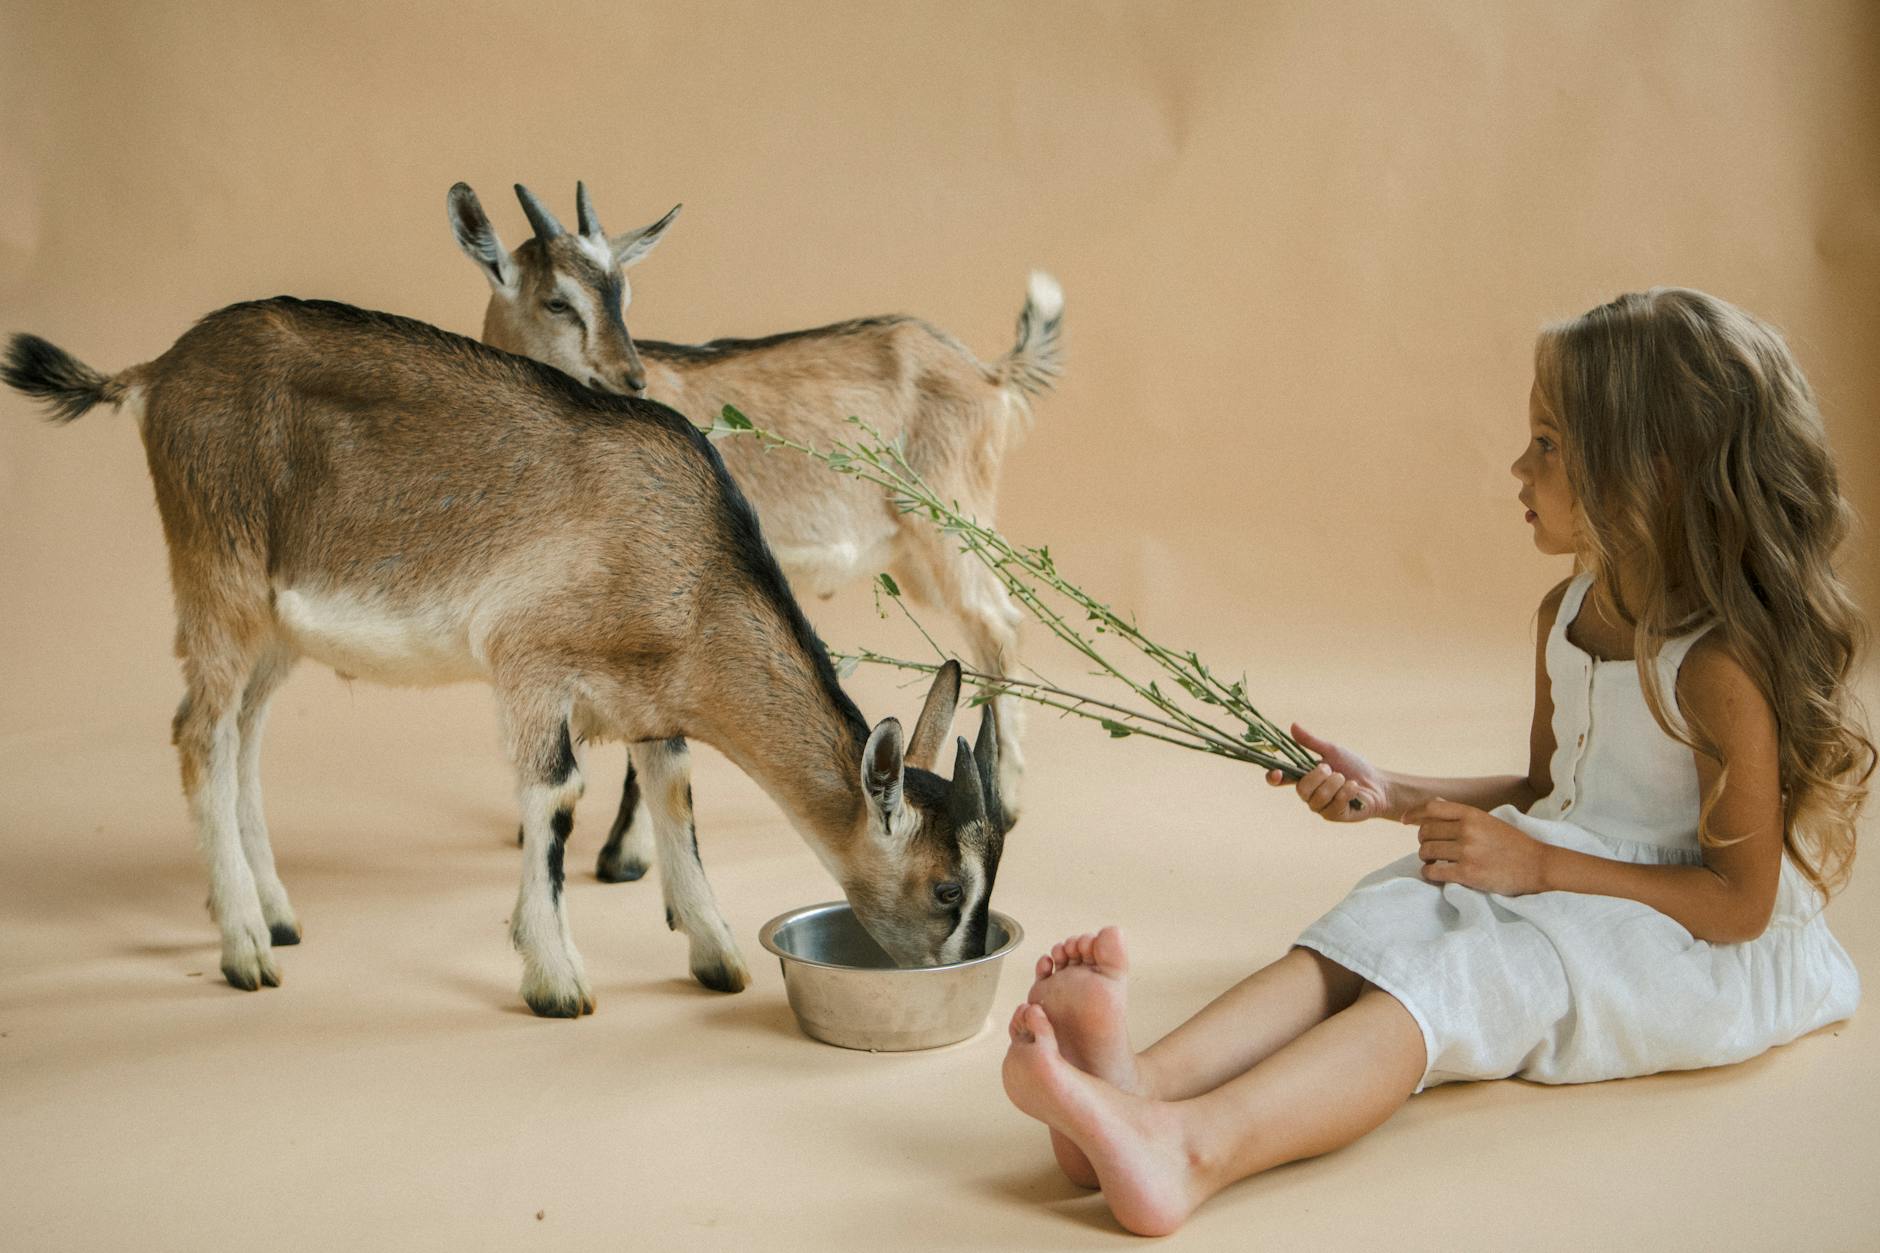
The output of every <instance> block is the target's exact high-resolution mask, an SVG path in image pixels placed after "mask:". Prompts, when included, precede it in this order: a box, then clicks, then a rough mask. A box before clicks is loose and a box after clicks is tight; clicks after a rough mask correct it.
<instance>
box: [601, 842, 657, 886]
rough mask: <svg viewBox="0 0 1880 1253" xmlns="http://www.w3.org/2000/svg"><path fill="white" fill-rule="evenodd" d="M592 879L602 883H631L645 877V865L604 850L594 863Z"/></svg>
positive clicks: (610, 850)
mask: <svg viewBox="0 0 1880 1253" xmlns="http://www.w3.org/2000/svg"><path fill="white" fill-rule="evenodd" d="M594 877H595V878H597V879H599V880H600V881H601V882H602V883H632V882H634V881H635V880H638V879H644V878H645V877H646V863H645V862H643V861H641V860H639V859H638V858H635V857H624V856H621V855H619V854H618V853H616V852H615V851H614V850H612V849H608V848H604V849H602V850H601V855H600V857H599V858H598V859H596V860H595V862H594Z"/></svg>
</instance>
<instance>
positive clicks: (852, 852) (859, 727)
mask: <svg viewBox="0 0 1880 1253" xmlns="http://www.w3.org/2000/svg"><path fill="white" fill-rule="evenodd" d="M0 376H3V377H4V379H5V381H6V382H7V383H9V384H10V385H11V386H13V387H14V388H16V389H18V390H20V391H23V392H26V393H27V394H29V395H32V396H35V397H38V398H40V399H42V400H44V401H46V402H48V403H49V404H50V405H51V406H52V408H53V411H54V412H53V416H54V417H55V418H57V419H58V420H60V421H70V420H72V419H74V418H76V417H78V416H79V415H80V414H82V413H84V412H85V411H86V410H87V409H89V408H91V407H92V406H93V405H95V404H97V403H99V402H101V401H102V402H105V403H109V404H111V405H114V406H118V407H122V408H127V409H129V410H131V411H132V412H133V413H135V414H136V416H137V419H138V423H139V427H140V430H141V432H142V435H143V441H144V449H145V453H146V457H147V460H148V462H149V466H150V477H151V480H152V482H153V484H154V486H155V489H156V497H157V506H158V509H159V511H160V512H161V514H162V517H163V529H164V534H165V537H166V539H167V540H168V544H169V554H170V576H171V582H172V584H173V586H174V589H175V594H176V608H177V633H176V648H177V654H178V656H179V657H181V659H182V664H183V674H184V680H185V688H186V690H185V695H184V698H183V701H182V704H181V706H180V707H179V709H178V710H177V714H176V723H175V741H176V747H177V750H178V753H179V755H180V757H181V762H182V774H183V790H184V792H185V794H186V795H187V796H188V799H189V803H190V807H191V810H192V812H193V814H194V817H195V821H196V827H197V831H198V835H199V838H200V842H201V847H202V851H203V854H204V857H205V859H206V860H207V862H208V867H209V877H210V907H211V909H212V911H213V913H214V915H215V919H216V922H217V924H218V925H219V926H220V928H221V931H222V972H223V973H224V974H225V975H226V976H227V977H228V981H229V982H230V983H232V984H234V985H236V986H237V987H242V988H248V989H254V988H257V987H259V986H261V985H262V984H269V985H273V984H275V983H277V982H278V981H279V978H280V975H279V972H278V970H277V968H276V966H275V962H274V958H273V956H272V953H271V951H270V950H271V948H272V946H274V945H282V944H294V943H297V942H298V941H299V938H300V927H299V924H298V921H297V920H296V918H295V916H294V911H293V908H292V906H291V905H290V904H289V903H288V899H287V893H286V890H285V889H284V888H283V887H282V885H281V881H280V878H279V876H278V875H277V874H276V872H275V867H274V857H273V854H272V852H271V851H270V848H269V843H268V834H267V827H266V824H265V822H264V821H263V818H262V811H261V786H260V771H259V760H260V742H261V727H262V721H263V719H264V717H265V716H266V713H267V706H268V700H269V697H270V696H271V695H272V694H273V692H274V690H275V689H276V687H277V686H278V685H279V684H280V682H281V681H282V679H284V678H285V677H286V676H287V673H288V671H289V669H290V668H291V667H292V666H293V665H294V663H295V661H296V660H297V659H299V658H301V657H309V658H312V659H314V660H316V661H319V662H323V663H325V664H327V665H330V666H332V667H333V668H334V669H336V670H338V671H340V672H342V673H344V674H348V675H357V676H360V677H363V678H368V679H373V680H376V681H379V682H385V683H398V684H417V685H423V684H434V683H449V682H456V681H461V680H481V681H483V682H487V683H489V684H490V685H491V687H492V688H493V689H494V690H495V693H496V702H497V707H498V710H499V712H500V715H501V719H502V725H503V730H504V734H505V739H506V743H507V746H508V749H509V752H510V755H511V757H512V759H513V761H514V763H515V768H516V772H517V787H518V799H519V801H520V804H521V809H522V828H523V832H524V854H523V873H522V886H521V890H520V894H519V897H518V900H517V903H516V909H515V914H514V918H513V922H512V928H511V931H512V936H513V938H514V941H515V944H516V946H517V948H518V949H520V950H521V952H522V957H523V966H524V975H523V980H522V996H523V999H524V1000H525V1001H526V1002H527V1003H528V1004H529V1007H530V1008H531V1009H533V1010H534V1011H535V1012H536V1013H538V1014H544V1015H551V1016H561V1017H566V1016H573V1015H576V1014H580V1013H584V1012H588V1011H591V1010H592V1009H593V1007H594V997H593V993H592V991H591V990H590V988H589V984H588V981H587V977H586V975H585V974H584V973H583V970H582V965H581V958H580V955H579V954H578V953H577V952H576V950H575V946H574V941H573V939H572V937H571V935H570V932H569V928H568V917H567V906H566V902H565V901H564V899H563V896H562V854H563V849H564V845H565V842H566V840H567V836H568V831H569V829H570V827H571V825H572V822H573V806H574V802H575V798H576V797H577V796H578V795H579V794H580V791H581V774H580V770H579V767H578V762H577V756H576V750H577V746H578V745H580V744H581V743H582V742H583V741H585V740H587V739H591V738H610V739H621V740H625V741H627V742H628V743H629V744H630V745H631V752H632V755H633V758H634V761H635V763H636V766H637V772H638V775H639V777H640V778H641V779H642V780H643V781H644V784H645V797H646V804H647V810H648V812H649V815H650V817H651V826H652V828H653V835H654V841H655V843H656V845H657V848H658V861H659V864H660V869H661V872H662V879H663V882H664V896H665V904H666V911H667V915H666V916H667V921H668V925H670V926H671V927H673V928H674V929H675V930H678V931H682V932H684V933H685V935H686V938H687V940H688V941H689V944H690V950H691V958H690V960H691V970H692V973H693V975H694V976H695V977H697V979H698V980H699V982H701V983H703V984H705V985H706V986H707V987H712V988H717V989H720V990H723V991H736V990H738V989H740V988H742V987H744V986H745V984H746V982H747V980H748V975H747V974H746V970H745V965H744V961H743V958H742V957H741V955H740V954H739V952H738V947H737V944H736V942H735V941H734V940H733V939H732V938H731V933H730V931H729V929H728V928H727V927H726V926H725V922H724V919H723V917H722V916H721V915H720V914H719V911H718V907H717V904H716V903H715V902H714V900H713V897H712V892H711V887H710V885H709V884H708V883H707V882H706V880H705V874H704V870H703V868H702V866H701V865H700V862H699V859H698V845H697V841H696V838H695V835H694V831H693V823H692V808H691V788H690V783H689V766H688V760H687V755H686V750H685V742H684V737H694V738H697V739H701V740H703V741H705V742H707V743H709V744H712V745H714V746H715V747H717V748H718V749H720V750H721V751H722V752H724V754H725V755H726V756H727V757H729V758H730V759H731V760H732V761H733V762H735V763H736V764H737V765H738V766H739V767H740V768H741V769H743V770H744V771H745V772H747V773H748V774H750V775H751V776H752V777H753V778H754V779H755V780H756V781H757V782H758V783H759V784H760V785H762V786H763V788H764V789H765V790H766V791H767V792H768V793H769V794H770V795H771V796H772V797H773V798H774V799H775V800H776V801H777V803H778V804H779V805H780V806H781V807H782V808H783V810H784V812H785V813H786V814H788V815H789V817H790V819H791V821H792V822H793V823H794V824H795V826H796V827H797V829H798V830H799V831H800V832H801V833H802V835H803V836H804V838H805V839H806V840H807V841H808V842H809V844H810V846H811V848H813V849H814V850H815V851H816V853H817V854H818V856H819V857H820V858H821V859H822V861H823V862H824V864H825V865H826V866H827V867H828V868H829V870H830V872H831V873H832V874H833V875H834V876H835V877H836V879H837V880H838V881H839V882H840V883H841V884H842V888H843V891H844V892H845V893H847V895H848V898H849V900H850V902H851V903H852V904H853V905H854V907H855V911H856V913H857V914H858V915H859V917H860V918H861V920H862V922H863V924H864V925H865V926H866V927H867V928H868V930H869V932H870V933H871V934H872V935H873V936H874V937H875V938H876V939H877V940H878V941H879V942H880V943H881V945H882V946H883V947H884V948H885V949H886V950H887V951H888V953H889V954H891V955H892V956H893V957H894V958H895V959H896V960H897V961H899V962H902V963H904V964H929V963H934V962H940V961H951V960H956V959H958V958H959V957H961V956H965V955H974V954H977V953H979V952H981V951H983V948H984V944H985V934H986V904H987V900H988V898H989V896H990V894H991V890H992V881H993V876H994V874H995V873H996V871H997V869H998V862H999V854H1000V851H1001V849H1002V847H1003V843H1004V833H1005V829H1006V827H1007V825H1008V824H1007V823H1006V821H1005V819H1004V816H1003V813H1002V809H1001V806H1000V804H999V793H998V759H999V749H998V743H997V731H996V719H995V718H993V717H988V718H986V719H985V720H984V721H983V722H982V725H981V729H980V738H979V747H978V752H977V753H976V754H975V752H974V751H973V750H972V749H969V748H968V747H967V745H966V742H965V741H964V740H960V741H959V742H958V747H957V752H956V755H955V762H954V771H953V777H952V779H951V781H950V782H949V781H947V780H944V779H941V778H939V777H937V776H936V775H934V774H932V773H930V770H931V768H932V767H933V765H934V763H935V760H936V758H937V756H938V754H939V752H940V750H941V748H942V746H943V744H944V741H945V739H946V737H947V734H948V730H947V728H948V726H949V725H950V723H951V721H952V718H953V713H954V709H955V705H956V702H957V700H958V697H959V673H958V668H957V666H954V667H951V668H949V669H947V670H944V671H943V672H942V674H941V675H940V676H939V677H938V678H937V679H936V681H935V683H934V686H933V689H932V690H931V691H930V693H929V696H928V699H927V703H926V707H925V708H924V709H923V710H922V714H921V718H920V721H919V723H918V724H917V725H916V728H915V732H914V736H913V739H912V742H911V744H910V746H909V747H908V749H907V751H906V753H905V757H904V754H903V746H902V738H901V730H900V725H899V724H898V723H897V722H896V721H895V720H894V719H892V718H889V719H884V720H883V721H882V722H881V723H879V724H878V725H877V726H875V727H874V729H873V730H872V731H871V730H870V728H869V726H868V724H867V723H866V722H864V721H863V720H862V716H861V714H860V712H859V711H858V710H857V709H856V707H855V705H854V703H853V702H851V701H850V700H849V698H848V697H847V696H846V695H845V694H844V693H843V691H842V689H841V687H840V685H839V684H838V682H837V680H836V676H835V673H834V671H833V670H832V669H831V667H830V664H829V659H828V655H827V654H826V653H825V652H824V651H823V647H822V645H821V643H820V642H819V641H818V640H817V638H816V636H815V634H814V632H812V631H811V629H810V627H809V625H808V623H807V622H806V621H805V619H804V617H803V615H802V612H801V611H800V610H799V608H798V607H797V604H796V602H795V600H793V599H792V597H791V595H790V590H789V587H788V585H787V584H786V583H785V581H784V578H783V574H782V572H781V571H780V570H779V569H778V567H777V563H776V561H775V560H774V559H773V558H772V556H771V553H770V550H769V549H768V548H767V547H766V545H765V543H764V539H763V536H762V534H761V533H760V531H759V529H758V521H757V517H756V515H755V514H754V513H753V512H752V510H751V508H750V506H749V504H747V503H746V501H745V499H744V496H743V494H742V493H741V492H740V491H739V490H738V488H737V486H736V485H735V484H734V483H733V481H732V479H731V477H730V476H729V475H728V474H727V473H726V472H725V468H724V463H723V461H722V460H721V459H720V457H719V455H718V453H717V451H716V450H715V449H713V448H712V447H711V445H710V444H709V443H708V442H707V441H706V439H705V438H704V437H703V436H702V435H701V434H700V433H699V432H698V430H697V429H696V428H695V427H693V426H692V424H691V423H690V422H687V421H686V420H685V419H684V418H682V417H681V416H680V415H679V414H677V413H674V412H673V411H672V410H670V409H667V408H665V407H664V406H662V405H658V404H654V403H652V402H650V401H646V400H640V399H634V398H628V397H621V396H611V395H606V394H603V393H601V392H597V391H593V390H590V389H589V388H586V387H583V386H581V385H580V384H578V383H577V382H575V381H574V380H573V379H571V378H569V377H568V376H567V375H565V374H563V373H561V372H560V371H557V370H553V369H550V368H548V367H547V366H544V365H541V364H539V363H537V362H534V361H529V360H525V359H523V358H521V357H516V356H512V355H510V354H508V353H503V352H497V351H495V350H493V349H490V348H486V347H484V346H483V345H481V344H478V343H476V342H475V341H472V340H469V339H464V338H462V337H461V336H456V335H451V334H448V333H446V332H444V331H440V330H437V329H436V328H434V327H430V326H427V325H425V324H423V323H420V322H413V321H410V320H408V319H404V318H398V317H392V316H390V315H388V314H382V313H372V312H367V311H364V310H360V309H355V308H352V307H351V306H348V305H340V304H331V303H326V302H306V301H299V300H293V299H289V298H286V297H281V298H277V299H274V300H266V301H259V302H256V303H252V304H241V305H233V306H230V307H229V308H227V309H223V310H221V311H220V312H217V313H213V314H210V315H209V316H208V317H206V318H204V319H203V320H202V321H201V322H199V323H197V324H196V326H195V327H193V328H192V329H191V330H189V331H188V332H187V333H186V334H184V335H183V337H182V338H181V339H179V340H178V341H177V342H176V344H175V346H173V347H172V348H171V349H170V350H169V351H168V352H166V353H164V354H163V355H162V356H161V357H159V358H157V359H156V360H155V361H151V362H148V363H146V364H144V365H140V366H134V367H132V368H131V369H128V370H125V371H123V372H122V373H120V374H118V375H116V376H115V377H110V378H107V377H105V376H104V375H102V374H99V373H98V372H96V371H94V370H92V369H91V368H90V367H88V366H85V365H83V364H81V363H80V362H78V361H77V360H75V359H74V358H73V357H71V356H70V355H69V354H67V353H65V352H64V351H63V350H61V349H59V348H55V347H54V346H53V345H51V344H49V343H47V342H46V341H44V340H41V339H38V338H36V337H33V336H27V335H21V336H16V337H14V339H13V340H12V342H11V344H10V345H9V350H8V354H7V358H6V361H5V365H4V368H3V369H0Z"/></svg>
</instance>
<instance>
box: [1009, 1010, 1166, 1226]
mask: <svg viewBox="0 0 1880 1253" xmlns="http://www.w3.org/2000/svg"><path fill="white" fill-rule="evenodd" d="M1011 1036H1012V1046H1011V1048H1010V1049H1008V1050H1007V1051H1006V1054H1005V1068H1004V1078H1005V1093H1006V1095H1007V1096H1009V1097H1010V1098H1011V1099H1012V1104H1014V1105H1016V1106H1018V1108H1019V1109H1020V1110H1022V1111H1024V1112H1025V1113H1027V1114H1029V1115H1031V1116H1032V1117H1033V1118H1036V1119H1037V1120H1038V1121H1040V1122H1042V1123H1044V1124H1045V1125H1046V1126H1048V1127H1050V1128H1051V1129H1052V1130H1053V1131H1055V1132H1057V1133H1058V1134H1060V1135H1062V1136H1063V1137H1065V1138H1066V1139H1067V1140H1069V1141H1070V1142H1071V1143H1072V1144H1074V1145H1075V1146H1076V1147H1077V1149H1078V1150H1079V1151H1080V1152H1081V1153H1082V1154H1083V1155H1084V1157H1085V1159H1086V1160H1087V1161H1088V1162H1089V1164H1090V1165H1091V1167H1092V1169H1093V1171H1094V1173H1095V1176H1096V1178H1097V1180H1098V1181H1099V1184H1100V1186H1101V1187H1102V1188H1103V1199H1104V1200H1105V1201H1106V1202H1108V1204H1109V1206H1110V1212H1111V1213H1112V1214H1114V1215H1116V1221H1117V1222H1119V1223H1121V1224H1123V1226H1125V1227H1127V1228H1128V1229H1129V1230H1131V1231H1133V1232H1135V1233H1136V1234H1137V1235H1143V1236H1162V1235H1167V1234H1168V1233H1169V1232H1171V1231H1173V1230H1175V1229H1176V1228H1177V1227H1179V1226H1181V1224H1182V1220H1183V1219H1185V1218H1187V1217H1188V1215H1189V1214H1190V1213H1191V1212H1192V1211H1193V1210H1194V1207H1195V1206H1196V1205H1197V1204H1198V1203H1199V1202H1200V1201H1201V1200H1202V1197H1203V1192H1202V1190H1201V1188H1200V1186H1199V1183H1198V1180H1197V1179H1196V1176H1195V1171H1194V1168H1193V1166H1192V1164H1191V1162H1190V1159H1189V1156H1188V1152H1187V1149H1186V1146H1185V1143H1184V1137H1183V1134H1182V1128H1181V1124H1180V1121H1179V1117H1178V1115H1177V1114H1176V1112H1175V1108H1174V1107H1173V1106H1170V1105H1167V1104H1164V1103H1162V1102H1159V1101H1152V1100H1148V1099H1146V1098H1143V1097H1140V1096H1136V1095H1133V1094H1131V1093H1128V1092H1124V1091H1122V1090H1120V1089H1118V1088H1116V1087H1114V1086H1112V1085H1111V1084H1108V1083H1105V1082H1104V1081H1102V1080H1101V1079H1097V1078H1095V1077H1093V1076H1091V1075H1088V1074H1085V1073H1084V1072H1083V1071H1081V1070H1079V1069H1077V1068H1076V1067H1075V1066H1072V1065H1071V1064H1070V1063H1069V1062H1068V1061H1066V1060H1065V1058H1064V1056H1063V1054H1062V1053H1061V1052H1060V1051H1059V1049H1058V1042H1057V1036H1056V1034H1055V1032H1054V1031H1053V1030H1052V1025H1051V1018H1050V1016H1049V1014H1048V1013H1047V1012H1046V1011H1045V1010H1044V1008H1043V1007H1042V1006H1039V1005H1035V1004H1032V1003H1031V1002H1029V1001H1027V1002H1026V1003H1025V1004H1023V1005H1020V1006H1019V1007H1018V1011H1017V1012H1016V1013H1015V1014H1013V1015H1012V1024H1011Z"/></svg>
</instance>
